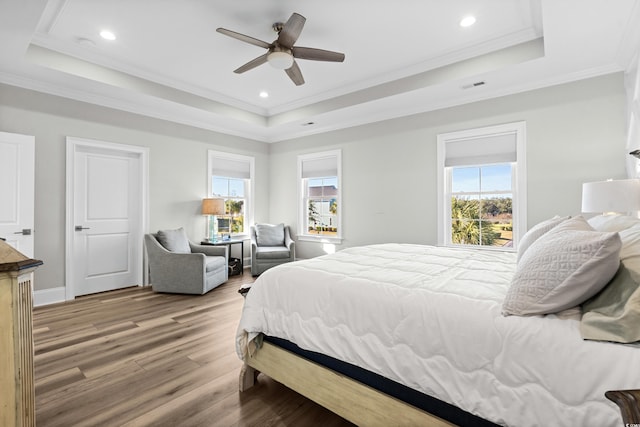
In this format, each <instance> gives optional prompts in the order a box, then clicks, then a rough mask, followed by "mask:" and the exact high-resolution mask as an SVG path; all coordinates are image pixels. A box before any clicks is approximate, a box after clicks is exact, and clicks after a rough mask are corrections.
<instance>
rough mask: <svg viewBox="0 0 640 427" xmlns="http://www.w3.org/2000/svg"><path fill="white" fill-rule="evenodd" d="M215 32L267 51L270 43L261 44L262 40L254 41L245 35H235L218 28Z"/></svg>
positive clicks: (233, 32)
mask: <svg viewBox="0 0 640 427" xmlns="http://www.w3.org/2000/svg"><path fill="white" fill-rule="evenodd" d="M216 31H217V32H219V33H220V34H224V35H225V36H229V37H233V38H234V39H238V40H240V41H243V42H245V43H249V44H252V45H256V46H259V47H263V48H265V49H269V48H270V47H271V43H267V42H263V41H262V40H258V39H254V38H253V37H249V36H247V35H245V34H240V33H236V32H235V31H231V30H227V29H226V28H218V29H216Z"/></svg>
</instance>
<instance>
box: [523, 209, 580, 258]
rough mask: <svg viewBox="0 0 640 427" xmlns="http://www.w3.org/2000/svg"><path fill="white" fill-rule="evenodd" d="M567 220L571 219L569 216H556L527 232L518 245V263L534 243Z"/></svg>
mask: <svg viewBox="0 0 640 427" xmlns="http://www.w3.org/2000/svg"><path fill="white" fill-rule="evenodd" d="M567 219H569V217H568V216H563V217H560V216H558V215H556V216H554V217H553V218H550V219H547V220H545V221H542V222H540V223H538V224H536V225H534V226H533V227H531V229H529V231H527V232H526V233H525V235H524V236H522V239H520V242H519V243H518V261H520V258H522V255H523V254H524V252H525V251H526V250H527V249H529V246H531V245H532V244H533V242H535V241H536V240H538V239H539V238H540V236H542V235H543V234H545V233H546V232H548V231H549V230H551V229H552V228H554V227H555V226H556V225H558V224H560V223H561V222H563V221H565V220H567Z"/></svg>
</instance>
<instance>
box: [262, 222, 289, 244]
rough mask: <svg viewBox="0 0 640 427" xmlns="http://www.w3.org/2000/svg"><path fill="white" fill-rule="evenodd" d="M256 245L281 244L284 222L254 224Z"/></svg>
mask: <svg viewBox="0 0 640 427" xmlns="http://www.w3.org/2000/svg"><path fill="white" fill-rule="evenodd" d="M256 241H257V243H258V246H283V245H284V224H277V225H271V224H256Z"/></svg>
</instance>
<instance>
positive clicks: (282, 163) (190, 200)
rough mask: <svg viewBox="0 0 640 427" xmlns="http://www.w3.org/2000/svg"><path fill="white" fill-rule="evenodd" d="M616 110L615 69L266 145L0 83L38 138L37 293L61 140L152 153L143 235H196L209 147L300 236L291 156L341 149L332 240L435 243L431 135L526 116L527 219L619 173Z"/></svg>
mask: <svg viewBox="0 0 640 427" xmlns="http://www.w3.org/2000/svg"><path fill="white" fill-rule="evenodd" d="M624 106H625V94H624V86H623V75H622V73H619V74H614V75H609V76H604V77H599V78H594V79H590V80H585V81H581V82H577V83H571V84H566V85H562V86H557V87H552V88H548V89H542V90H537V91H532V92H528V93H523V94H518V95H512V96H507V97H503V98H498V99H493V100H489V101H483V102H478V103H473V104H468V105H463V106H459V107H454V108H449V109H445V110H441V111H436V112H431V113H425V114H419V115H415V116H411V117H406V118H400V119H395V120H389V121H385V122H381V123H376V124H371V125H366V126H361V127H357V128H352V129H346V130H342V131H336V132H331V133H326V134H322V135H317V136H310V137H305V138H300V139H296V140H291V141H285V142H280V143H275V144H271V145H268V144H263V143H260V142H256V141H251V140H247V139H243V138H238V137H233V136H228V135H223V134H218V133H215V132H208V131H204V130H200V129H194V128H190V127H188V126H182V125H176V124H173V123H168V122H164V121H161V120H155V119H150V118H145V117H141V116H138V115H135V114H130V113H125V112H119V111H115V110H110V109H107V108H102V107H97V106H92V105H89V104H85V103H80V102H76V101H71V100H66V99H63V98H59V97H55V96H50V95H44V94H39V93H36V92H32V91H28V90H23V89H18V88H15V87H11V86H4V85H0V130H2V131H6V132H16V133H24V134H28V135H35V137H36V201H35V203H36V217H35V226H34V229H35V233H36V246H35V256H36V258H38V259H42V260H43V261H44V262H45V264H44V266H43V267H41V268H40V269H39V270H38V271H37V272H36V280H35V286H36V289H38V290H44V289H51V288H57V287H60V286H64V283H65V272H64V259H63V254H64V219H65V193H64V191H65V138H66V136H76V137H84V138H92V139H98V140H104V141H111V142H117V143H122V144H131V145H140V146H145V147H149V148H150V230H151V231H155V230H158V229H160V228H173V227H180V226H183V227H185V228H186V230H187V232H188V234H189V236H190V237H191V238H192V239H194V240H198V239H200V238H201V237H202V233H203V232H204V219H203V217H202V216H200V215H199V213H198V211H199V206H200V202H199V200H200V199H201V198H202V196H203V195H204V194H206V189H207V187H206V184H207V183H206V164H207V150H208V149H216V150H221V151H228V152H233V153H239V154H246V155H254V156H256V193H257V194H256V204H255V209H256V210H255V220H256V221H257V222H271V223H276V222H285V223H287V224H290V225H291V226H292V227H293V230H294V231H296V230H297V224H296V221H297V184H296V164H297V163H296V157H297V155H298V154H302V153H309V152H314V151H324V150H327V149H333V148H341V149H342V150H343V154H342V164H343V208H342V209H343V210H342V213H343V217H344V218H343V228H344V237H345V239H344V242H343V245H342V246H340V247H347V246H355V245H362V244H368V243H377V242H390V241H397V242H413V243H426V244H435V243H436V241H437V234H436V186H435V183H436V163H435V162H436V136H437V134H439V133H442V132H451V131H456V130H461V129H468V128H473V127H481V126H488V125H494V124H499V123H506V122H513V121H519V120H525V121H526V122H527V137H528V142H527V143H528V146H527V159H528V165H527V167H528V173H529V179H528V195H529V204H528V219H529V225H532V224H535V223H537V222H539V221H541V220H543V219H545V218H547V217H549V216H552V215H554V214H576V213H578V212H579V210H580V197H581V194H580V192H581V185H582V182H585V181H593V180H602V179H606V178H623V177H624V175H625V161H626V156H627V154H626V151H625V112H624ZM374 202H375V203H374ZM372 204H374V205H375V207H374V208H373V209H372V208H371V206H372ZM246 246H248V245H245V249H247V248H246ZM340 247H338V249H339V248H340ZM297 248H298V249H297V251H298V253H297V255H298V256H299V257H301V258H308V257H312V256H315V255H318V254H322V253H324V251H323V247H322V246H321V245H318V244H316V243H309V242H298V243H297Z"/></svg>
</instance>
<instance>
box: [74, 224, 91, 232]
mask: <svg viewBox="0 0 640 427" xmlns="http://www.w3.org/2000/svg"><path fill="white" fill-rule="evenodd" d="M89 228H90V227H83V226H81V225H76V231H82V230H88V229H89Z"/></svg>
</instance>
